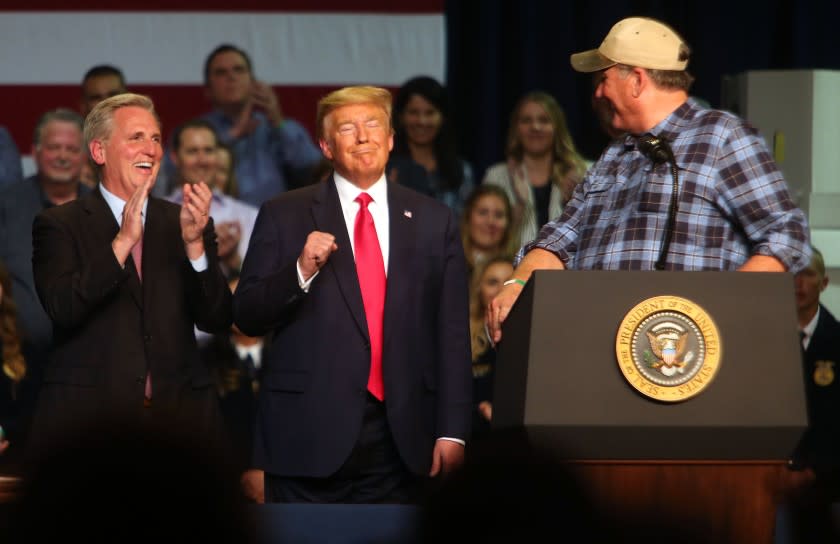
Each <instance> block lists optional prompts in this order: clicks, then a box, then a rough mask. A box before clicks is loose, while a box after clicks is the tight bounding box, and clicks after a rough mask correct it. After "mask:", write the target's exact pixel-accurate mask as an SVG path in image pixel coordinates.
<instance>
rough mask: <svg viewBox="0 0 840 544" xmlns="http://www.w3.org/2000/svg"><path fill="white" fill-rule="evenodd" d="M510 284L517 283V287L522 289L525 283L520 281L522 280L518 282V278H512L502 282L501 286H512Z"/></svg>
mask: <svg viewBox="0 0 840 544" xmlns="http://www.w3.org/2000/svg"><path fill="white" fill-rule="evenodd" d="M512 283H518V284H519V285H521V286H522V287H525V282H524V281H522V280H520V279H519V278H512V279H509V280H507V281H506V282H504V283H503V284H502V285H510V284H512Z"/></svg>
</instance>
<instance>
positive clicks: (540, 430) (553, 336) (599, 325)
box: [493, 271, 807, 459]
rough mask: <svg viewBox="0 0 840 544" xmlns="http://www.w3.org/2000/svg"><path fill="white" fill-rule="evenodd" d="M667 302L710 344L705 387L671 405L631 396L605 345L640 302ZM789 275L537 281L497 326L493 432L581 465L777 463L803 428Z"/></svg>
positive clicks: (577, 276) (539, 277) (589, 275)
mask: <svg viewBox="0 0 840 544" xmlns="http://www.w3.org/2000/svg"><path fill="white" fill-rule="evenodd" d="M658 296H677V297H682V298H685V299H689V300H691V301H692V302H694V303H696V304H697V305H699V306H701V307H702V308H703V309H704V310H705V311H706V312H707V313H708V315H709V316H711V318H712V319H713V320H714V322H715V323H716V325H717V329H718V331H719V334H720V350H721V352H720V365H719V368H718V370H717V373H716V375H715V376H714V378H713V380H712V381H711V383H710V384H709V385H708V386H707V387H706V388H705V389H704V390H703V391H702V392H700V393H699V394H698V395H696V396H694V397H691V398H688V399H687V400H683V401H681V402H673V403H672V402H661V401H658V400H654V399H651V398H649V397H647V396H645V395H643V394H642V393H640V392H638V391H637V390H636V389H635V388H633V387H632V386H631V385H630V384H629V383H628V381H627V380H626V379H625V377H624V375H623V374H622V372H621V371H620V368H619V365H618V361H617V357H616V337H617V334H618V329H619V326H620V324H621V322H622V320H623V319H624V318H625V316H626V315H627V313H628V312H629V311H630V310H631V309H632V308H633V307H634V306H636V305H637V304H639V303H640V302H642V301H644V300H646V299H649V298H652V297H658ZM797 330H798V328H797V322H796V311H795V302H794V284H793V276H792V275H791V274H787V273H784V274H783V273H738V272H629V271H626V272H619V271H537V272H535V273H534V275H533V277H532V279H531V281H530V282H529V283H528V285H527V286H526V287H525V289H524V290H523V293H522V296H521V297H520V299H519V300H518V301H517V303H516V305H515V306H514V308H513V309H512V311H511V313H510V315H509V317H508V320H507V321H506V323H505V324H504V327H503V340H502V342H501V343H500V345H499V348H498V349H499V354H498V361H497V365H496V383H495V392H494V409H493V417H494V426H496V427H511V426H523V427H524V428H525V429H526V431H527V432H528V434H529V435H530V436H533V437H534V439H535V440H540V441H545V442H550V443H552V444H554V445H555V446H558V447H561V448H563V449H564V450H565V451H566V452H567V453H568V455H570V456H575V457H581V458H593V459H622V458H628V459H704V458H709V459H785V458H787V457H788V456H789V454H790V453H791V452H792V451H793V449H794V447H795V445H796V443H797V441H798V439H799V438H800V436H801V434H802V432H803V431H804V429H805V427H806V425H807V415H806V408H805V396H804V381H803V376H802V366H801V359H800V357H801V354H800V350H799V338H798V334H797Z"/></svg>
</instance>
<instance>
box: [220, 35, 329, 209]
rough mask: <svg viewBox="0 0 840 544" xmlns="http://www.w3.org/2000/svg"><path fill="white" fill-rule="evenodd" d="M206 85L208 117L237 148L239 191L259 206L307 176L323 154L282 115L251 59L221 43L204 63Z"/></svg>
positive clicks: (236, 48) (240, 196) (231, 46)
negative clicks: (255, 74)
mask: <svg viewBox="0 0 840 544" xmlns="http://www.w3.org/2000/svg"><path fill="white" fill-rule="evenodd" d="M204 90H205V93H206V95H207V98H208V99H209V100H210V102H211V103H212V105H213V111H212V112H210V113H208V114H206V115H205V116H204V119H206V120H207V121H209V122H210V124H212V125H213V127H214V128H215V129H216V133H217V134H218V135H219V138H220V139H221V140H222V141H223V142H225V143H228V144H230V145H231V147H233V150H234V153H235V154H236V178H237V181H238V184H239V195H238V197H239V198H240V199H241V200H243V201H245V202H247V203H249V204H251V205H253V206H257V207H259V205H260V204H262V203H263V202H265V201H266V200H268V199H269V198H271V197H273V196H275V195H277V194H279V193H282V192H283V191H286V190H288V189H290V188H293V187H294V186H296V185H303V184H304V183H305V182H306V181H308V180H309V177H310V175H311V170H312V169H313V168H314V167H315V166H316V165H318V163H319V161H320V160H321V154H320V153H319V152H318V148H317V147H316V146H315V145H314V144H313V143H312V140H311V138H310V137H309V135H308V134H307V132H306V130H305V129H304V128H303V127H302V126H301V125H300V124H299V123H298V122H296V121H295V120H293V119H289V118H288V117H286V116H284V115H283V112H282V110H281V108H280V102H279V101H278V99H277V95H276V94H275V93H274V90H273V89H272V88H271V87H270V86H269V85H268V84H267V83H263V82H262V81H259V80H257V79H256V77H255V76H254V72H253V67H252V65H251V59H250V57H249V56H248V54H247V53H246V52H245V51H243V50H242V49H239V48H238V47H236V46H234V45H230V44H223V45H220V46H219V47H217V48H216V49H214V50H213V51H212V52H211V53H210V54H209V55H208V56H207V60H206V61H205V63H204Z"/></svg>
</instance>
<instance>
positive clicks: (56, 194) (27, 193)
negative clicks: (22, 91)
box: [0, 109, 89, 358]
mask: <svg viewBox="0 0 840 544" xmlns="http://www.w3.org/2000/svg"><path fill="white" fill-rule="evenodd" d="M83 124H84V119H82V117H81V116H80V115H79V114H78V113H76V112H74V111H70V110H67V109H57V110H51V111H48V112H45V113H44V114H43V115H41V117H40V118H39V119H38V123H37V124H36V126H35V130H34V137H33V139H32V157H33V158H34V159H35V165H36V166H37V172H36V173H35V174H34V175H33V176H30V177H28V178H26V179H19V180H17V181H16V182H15V183H13V184H12V185H10V186H8V187H6V188H5V189H4V190H2V191H0V261H2V262H3V263H5V265H6V268H7V269H8V270H9V272H10V274H11V275H12V279H13V280H14V293H15V302H16V303H17V306H18V320H19V323H20V326H21V329H22V331H23V335H24V338H25V339H26V341H27V343H28V344H29V345H30V346H32V347H33V348H35V349H36V351H37V352H38V353H39V354H41V353H42V352H46V350H47V349H48V348H49V346H50V342H51V340H52V324H51V323H50V320H49V318H48V317H47V314H45V313H44V308H43V307H42V306H41V303H40V302H39V301H38V295H37V293H36V292H35V280H34V278H33V275H32V221H33V220H34V219H35V216H36V215H38V212H40V211H41V210H43V209H45V208H51V207H53V206H58V205H61V204H64V203H65V202H70V201H71V200H75V199H76V198H78V197H80V196H83V195H85V194H87V193H88V192H89V189H88V188H87V187H85V186H84V185H82V184H81V183H79V176H80V174H81V171H82V164H83V163H84V161H85V157H86V155H87V152H86V151H85V148H84V143H83V140H82V130H83ZM39 358H40V357H39Z"/></svg>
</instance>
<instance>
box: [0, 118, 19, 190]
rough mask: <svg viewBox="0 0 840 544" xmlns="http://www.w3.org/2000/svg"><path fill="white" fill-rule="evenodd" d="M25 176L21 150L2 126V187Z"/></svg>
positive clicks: (0, 165)
mask: <svg viewBox="0 0 840 544" xmlns="http://www.w3.org/2000/svg"><path fill="white" fill-rule="evenodd" d="M22 177H23V172H22V169H21V163H20V152H19V151H18V148H17V145H15V141H14V139H12V135H11V134H9V131H8V130H7V129H6V127H3V126H0V189H2V188H3V187H5V186H6V185H9V184H12V183H14V182H16V181H19V180H20V178H22Z"/></svg>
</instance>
